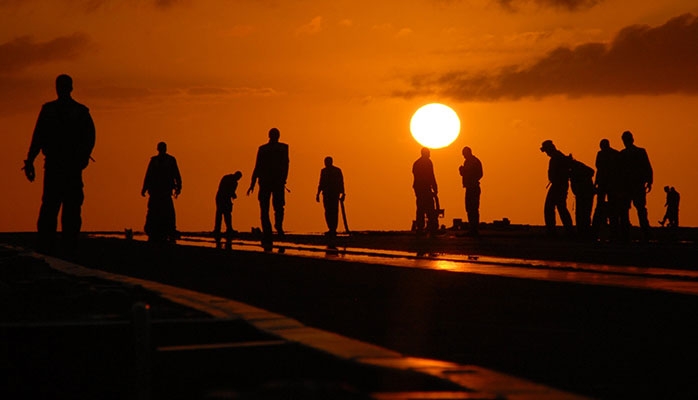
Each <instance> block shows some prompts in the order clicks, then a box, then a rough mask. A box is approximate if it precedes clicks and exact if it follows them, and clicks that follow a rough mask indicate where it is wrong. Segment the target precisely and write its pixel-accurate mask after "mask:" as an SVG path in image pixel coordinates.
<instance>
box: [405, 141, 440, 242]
mask: <svg viewBox="0 0 698 400" xmlns="http://www.w3.org/2000/svg"><path fill="white" fill-rule="evenodd" d="M421 154H422V156H421V157H420V158H418V159H417V161H415V162H414V164H412V175H413V176H414V182H413V184H412V188H413V189H414V194H415V196H416V197H417V218H416V219H415V223H416V230H417V234H420V235H421V234H423V233H425V227H424V221H425V217H426V221H427V224H426V230H427V231H428V232H429V234H432V235H433V234H435V233H436V232H437V231H438V229H439V221H438V214H437V210H436V204H435V202H434V200H435V197H436V196H437V195H438V194H439V190H438V187H437V185H436V177H435V176H434V164H433V163H432V162H431V159H430V158H429V157H430V156H431V152H430V151H429V149H428V148H426V147H423V148H422V150H421Z"/></svg>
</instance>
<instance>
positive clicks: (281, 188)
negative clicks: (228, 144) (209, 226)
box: [141, 128, 345, 251]
mask: <svg viewBox="0 0 698 400" xmlns="http://www.w3.org/2000/svg"><path fill="white" fill-rule="evenodd" d="M280 136H281V135H280V132H279V130H278V129H277V128H272V129H270V130H269V141H268V142H267V143H266V144H264V145H262V146H260V147H259V149H258V150H257V158H256V160H255V166H254V170H253V172H252V180H251V183H250V187H249V188H248V189H247V195H250V194H251V193H253V192H254V188H255V186H256V185H258V186H259V190H258V194H257V199H258V201H259V207H260V211H261V222H262V247H263V248H264V249H265V250H267V251H268V250H271V249H272V247H273V232H274V230H275V231H276V234H277V235H278V236H279V237H283V236H284V228H283V222H284V206H285V204H286V199H285V194H286V191H287V190H288V189H287V188H286V180H287V178H288V166H289V155H288V145H287V144H286V143H282V142H280V141H279V138H280ZM157 148H158V154H157V155H156V156H153V157H152V158H151V159H150V163H149V164H148V169H147V171H146V174H145V179H144V181H143V189H142V190H141V195H143V196H145V194H146V193H148V194H149V196H150V197H149V199H148V212H147V214H146V223H145V233H146V234H147V235H148V237H149V240H150V241H154V242H166V241H174V240H176V239H177V238H178V236H179V234H178V232H177V228H176V222H175V209H174V203H173V201H172V196H173V194H174V197H175V198H176V197H177V196H178V195H179V194H180V192H181V190H182V177H181V174H180V172H179V168H178V166H177V161H176V159H175V158H174V157H173V156H171V155H169V154H167V145H166V144H165V143H164V142H160V143H159V144H158V147H157ZM324 162H325V168H323V169H322V170H321V171H320V182H319V184H318V191H317V194H316V200H317V201H320V194H322V195H323V205H324V207H325V220H326V222H327V226H328V228H329V231H328V232H327V234H328V236H330V237H334V236H336V234H337V224H338V213H339V211H338V210H339V202H340V201H343V200H344V196H345V193H344V177H343V175H342V170H341V169H339V168H337V167H335V166H334V165H333V159H332V157H325V161H324ZM240 178H242V172H240V171H236V172H235V173H233V174H227V175H224V176H223V177H222V178H221V181H220V183H219V185H218V191H217V192H216V214H215V220H214V229H213V236H214V238H215V240H216V244H217V245H218V246H220V245H221V240H222V238H223V237H225V238H226V243H228V244H229V240H230V239H231V238H232V237H233V236H234V235H235V233H237V232H236V231H235V230H234V229H233V224H232V212H233V200H234V199H236V198H237V188H238V182H239V181H240ZM271 208H273V210H274V226H273V228H274V229H273V230H272V222H271V217H270V215H269V213H270V209H271ZM223 222H224V223H225V227H226V231H225V233H223V232H222V223H223Z"/></svg>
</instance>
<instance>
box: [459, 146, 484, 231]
mask: <svg viewBox="0 0 698 400" xmlns="http://www.w3.org/2000/svg"><path fill="white" fill-rule="evenodd" d="M462 154H463V158H464V159H465V161H463V165H461V166H460V167H458V172H459V173H460V176H461V177H462V178H463V179H462V180H463V187H464V188H465V212H466V214H467V215H468V228H469V229H468V232H469V234H470V235H473V236H477V235H478V234H479V231H478V226H479V225H480V194H481V190H480V179H482V162H480V159H479V158H477V157H475V156H474V155H473V151H472V150H471V149H470V147H468V146H465V147H463V152H462Z"/></svg>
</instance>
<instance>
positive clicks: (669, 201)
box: [659, 186, 681, 228]
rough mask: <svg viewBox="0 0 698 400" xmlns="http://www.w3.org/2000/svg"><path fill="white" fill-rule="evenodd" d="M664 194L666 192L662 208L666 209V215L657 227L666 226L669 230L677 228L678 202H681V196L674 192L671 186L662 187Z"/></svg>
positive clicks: (674, 189)
mask: <svg viewBox="0 0 698 400" xmlns="http://www.w3.org/2000/svg"><path fill="white" fill-rule="evenodd" d="M664 192H666V202H665V203H664V207H666V213H665V214H664V218H662V220H661V221H659V225H661V226H664V224H666V223H667V222H668V224H667V227H669V228H678V227H679V202H680V201H681V195H680V194H679V192H677V191H676V188H674V187H673V186H671V187H669V186H664Z"/></svg>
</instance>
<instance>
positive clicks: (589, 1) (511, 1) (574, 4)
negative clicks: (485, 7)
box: [495, 0, 604, 11]
mask: <svg viewBox="0 0 698 400" xmlns="http://www.w3.org/2000/svg"><path fill="white" fill-rule="evenodd" d="M495 1H496V2H497V3H498V4H499V5H500V6H502V7H504V8H506V9H507V10H511V11H515V10H518V9H519V8H520V7H522V6H524V5H527V4H531V3H532V4H534V5H536V6H538V7H544V8H555V9H561V10H567V11H578V10H586V9H589V8H592V7H594V6H595V5H597V4H599V3H602V2H603V1H604V0H495Z"/></svg>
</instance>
